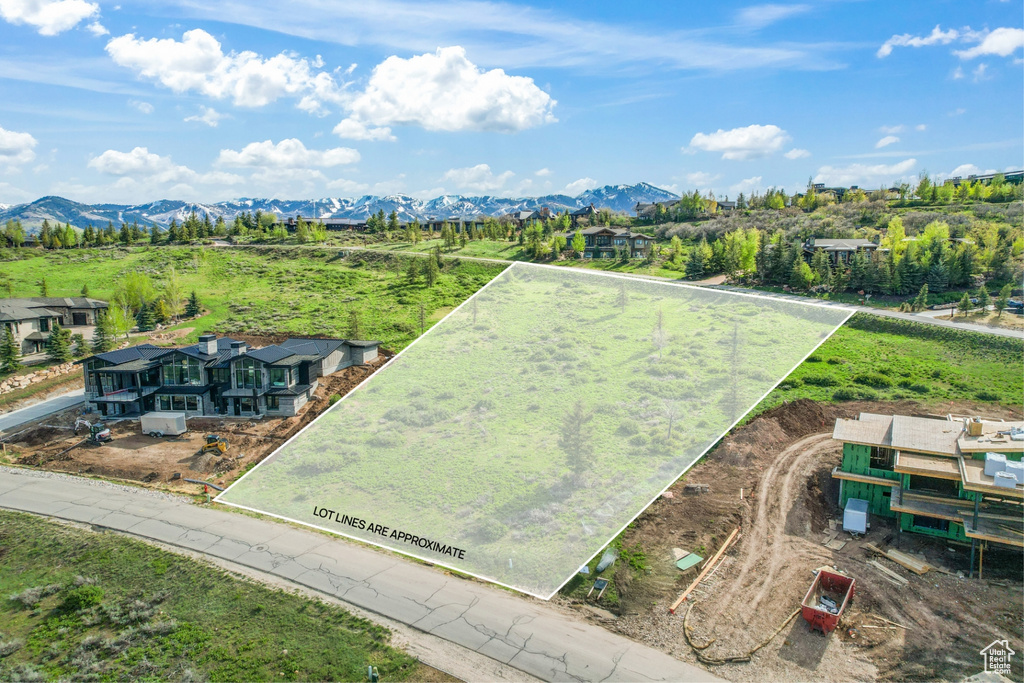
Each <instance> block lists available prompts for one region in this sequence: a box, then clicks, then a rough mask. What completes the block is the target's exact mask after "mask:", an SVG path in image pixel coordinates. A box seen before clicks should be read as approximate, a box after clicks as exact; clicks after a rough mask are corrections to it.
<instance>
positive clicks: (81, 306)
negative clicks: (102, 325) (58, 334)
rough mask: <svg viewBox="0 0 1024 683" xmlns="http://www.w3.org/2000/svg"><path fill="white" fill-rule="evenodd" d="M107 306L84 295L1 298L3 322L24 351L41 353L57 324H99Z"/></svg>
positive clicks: (74, 325)
mask: <svg viewBox="0 0 1024 683" xmlns="http://www.w3.org/2000/svg"><path fill="white" fill-rule="evenodd" d="M106 309H107V302H106V301H99V300H98V299H89V298H87V297H84V296H78V297H56V296H39V297H30V298H27V299H0V323H2V324H3V325H4V327H6V328H8V329H10V330H11V332H12V333H13V334H14V340H15V341H16V342H17V343H18V344H20V345H21V353H22V354H31V353H39V352H40V351H42V350H43V349H44V348H45V346H46V341H47V339H49V338H50V331H51V330H52V329H53V326H54V325H55V324H57V325H60V326H61V327H77V326H87V325H95V324H96V316H97V315H98V314H99V313H100V312H101V311H105V310H106Z"/></svg>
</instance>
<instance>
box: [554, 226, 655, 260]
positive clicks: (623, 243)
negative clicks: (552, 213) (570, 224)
mask: <svg viewBox="0 0 1024 683" xmlns="http://www.w3.org/2000/svg"><path fill="white" fill-rule="evenodd" d="M579 232H580V233H581V234H582V235H583V239H584V240H585V241H586V247H585V248H584V250H583V256H584V258H614V257H615V255H616V252H618V251H619V250H620V249H621V250H625V252H626V253H627V254H629V256H630V258H644V257H645V256H647V254H648V253H649V252H650V250H651V249H652V248H653V247H654V238H653V237H650V236H648V235H643V234H640V233H635V232H632V231H630V230H629V228H612V227H606V226H597V227H593V228H584V229H583V230H580V231H579ZM575 235H576V233H575V232H567V233H565V239H566V242H567V243H571V242H572V238H573V237H574V236H575Z"/></svg>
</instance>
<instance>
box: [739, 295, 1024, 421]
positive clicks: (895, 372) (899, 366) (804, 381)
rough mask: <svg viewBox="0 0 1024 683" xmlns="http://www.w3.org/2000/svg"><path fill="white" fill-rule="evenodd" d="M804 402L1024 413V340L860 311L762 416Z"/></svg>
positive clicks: (795, 375)
mask: <svg viewBox="0 0 1024 683" xmlns="http://www.w3.org/2000/svg"><path fill="white" fill-rule="evenodd" d="M798 398H810V399H813V400H815V401H843V400H854V399H866V400H874V399H879V400H897V399H908V398H909V399H919V400H926V401H942V400H948V401H960V400H964V399H966V400H974V401H981V402H995V403H1001V404H1002V405H1004V406H1007V407H1010V408H1016V409H1017V410H1020V407H1021V404H1022V402H1024V341H1022V340H1020V339H1012V338H1008V337H996V336H993V335H986V334H978V333H975V332H966V331H961V330H955V329H949V328H945V327H937V326H934V325H927V324H924V323H914V322H904V321H902V320H895V319H891V318H880V317H875V316H872V315H868V314H864V313H858V314H857V315H855V316H854V317H853V318H851V319H850V320H849V322H847V323H846V325H844V326H843V327H841V328H840V329H839V330H838V331H837V332H836V333H835V334H834V335H833V336H832V337H831V338H830V339H829V340H828V341H827V342H825V343H824V344H823V345H822V346H821V347H820V348H819V349H818V351H816V352H815V353H814V354H813V355H811V356H810V357H809V358H808V359H807V360H806V361H805V362H804V363H802V364H801V365H800V367H798V368H797V369H796V370H794V371H793V373H792V374H791V375H789V377H787V378H786V380H785V381H784V382H783V383H782V384H781V385H780V386H779V388H777V389H776V390H775V391H773V392H772V393H771V394H770V395H769V396H768V397H767V398H765V400H764V401H762V402H761V403H760V404H759V405H758V407H757V408H756V409H755V413H757V412H761V411H764V410H767V409H768V408H771V407H773V406H776V405H778V404H779V403H781V402H782V401H784V400H787V399H788V400H794V399H798Z"/></svg>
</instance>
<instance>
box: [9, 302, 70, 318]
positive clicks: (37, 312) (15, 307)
mask: <svg viewBox="0 0 1024 683" xmlns="http://www.w3.org/2000/svg"><path fill="white" fill-rule="evenodd" d="M26 301H28V299H0V320H7V321H11V322H17V321H19V320H35V319H36V318H58V317H60V314H59V313H55V312H54V311H51V310H48V309H45V308H42V307H39V306H32V305H30V304H27V303H25V302H26Z"/></svg>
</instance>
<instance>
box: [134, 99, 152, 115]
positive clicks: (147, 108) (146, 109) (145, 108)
mask: <svg viewBox="0 0 1024 683" xmlns="http://www.w3.org/2000/svg"><path fill="white" fill-rule="evenodd" d="M128 104H129V105H130V106H132V107H135V108H136V109H138V110H139V111H141V112H142V113H143V114H152V113H153V105H152V104H150V103H149V102H143V101H142V100H128Z"/></svg>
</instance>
